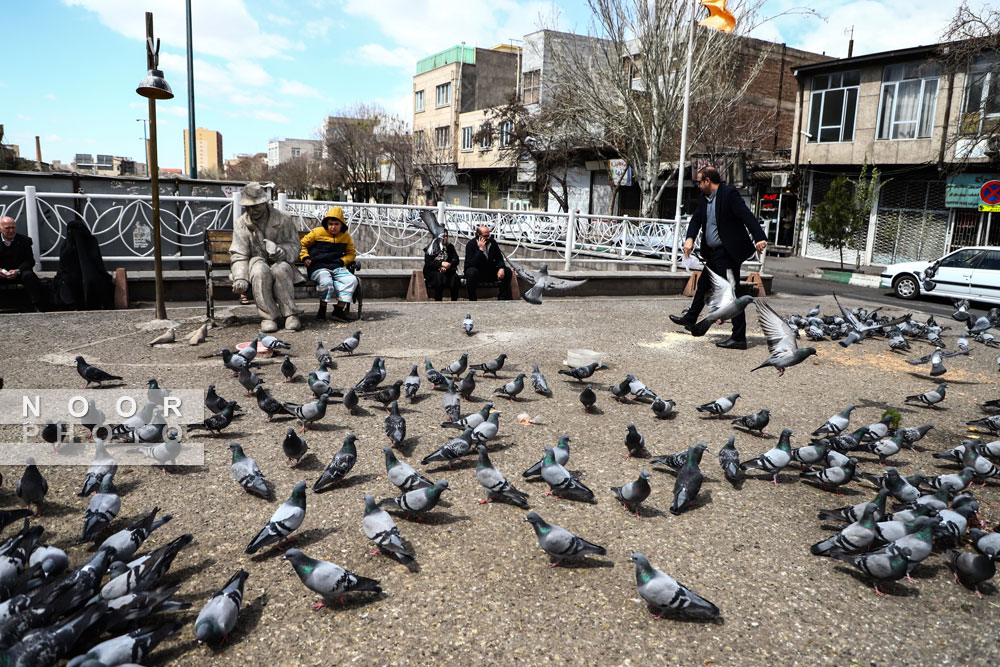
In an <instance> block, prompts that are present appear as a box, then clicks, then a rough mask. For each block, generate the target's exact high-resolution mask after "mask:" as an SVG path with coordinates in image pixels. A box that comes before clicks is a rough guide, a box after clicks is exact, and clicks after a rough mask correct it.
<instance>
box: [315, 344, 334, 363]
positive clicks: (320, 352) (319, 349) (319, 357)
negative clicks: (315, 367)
mask: <svg viewBox="0 0 1000 667" xmlns="http://www.w3.org/2000/svg"><path fill="white" fill-rule="evenodd" d="M316 361H317V362H318V363H320V364H322V363H324V362H327V363H329V362H330V361H332V360H331V359H330V352H329V351H328V350H327V349H326V346H325V345H323V341H317V342H316Z"/></svg>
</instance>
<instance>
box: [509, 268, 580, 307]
mask: <svg viewBox="0 0 1000 667" xmlns="http://www.w3.org/2000/svg"><path fill="white" fill-rule="evenodd" d="M507 261H508V262H510V266H511V268H512V269H514V273H516V274H517V275H518V277H519V278H521V279H523V280H525V281H527V282H529V283H531V288H530V289H528V291H527V292H525V293H524V294H522V295H521V298H522V299H524V300H525V301H527V302H528V303H531V304H534V305H536V306H540V305H541V304H542V294H544V293H545V292H551V291H565V290H570V289H573V288H574V287H579V286H580V285H582V284H584V283H585V282H587V281H586V280H565V279H563V278H553V277H552V276H550V275H549V265H548V264H542V268H541V269H539V270H538V271H532V270H530V269H526V268H524V267H523V266H520V265H518V264H515V263H514V262H511V261H510V258H508V259H507Z"/></svg>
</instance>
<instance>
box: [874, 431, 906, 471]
mask: <svg viewBox="0 0 1000 667" xmlns="http://www.w3.org/2000/svg"><path fill="white" fill-rule="evenodd" d="M902 442H903V436H901V435H895V436H893V437H892V438H884V439H882V440H878V441H876V442H870V443H868V445H867V447H868V451H869V452H871V453H872V454H876V455H878V462H879V463H880V464H882V465H885V460H886V459H887V458H889V457H890V456H892V455H893V454H897V453H899V449H900V447H901V446H902Z"/></svg>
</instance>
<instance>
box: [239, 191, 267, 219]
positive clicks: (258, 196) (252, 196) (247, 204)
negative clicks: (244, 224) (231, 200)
mask: <svg viewBox="0 0 1000 667" xmlns="http://www.w3.org/2000/svg"><path fill="white" fill-rule="evenodd" d="M270 201H271V196H270V195H269V194H268V192H267V190H265V189H264V186H263V185H261V184H260V183H256V182H253V183H247V184H246V186H244V188H243V191H242V192H241V193H240V203H241V204H242V205H243V208H244V209H246V211H247V214H248V215H249V216H250V219H251V220H260V219H261V218H262V217H264V214H266V213H267V206H268V203H269V202H270Z"/></svg>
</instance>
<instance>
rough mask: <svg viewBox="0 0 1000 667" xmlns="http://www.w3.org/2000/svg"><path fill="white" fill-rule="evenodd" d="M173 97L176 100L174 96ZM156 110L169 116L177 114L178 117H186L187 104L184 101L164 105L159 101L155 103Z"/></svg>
mask: <svg viewBox="0 0 1000 667" xmlns="http://www.w3.org/2000/svg"><path fill="white" fill-rule="evenodd" d="M174 99H175V100H176V98H174ZM147 106H148V105H147ZM156 110H157V112H158V113H166V114H170V115H171V116H177V117H178V118H187V114H188V110H187V105H186V104H184V103H180V104H178V103H175V104H170V105H166V104H163V103H162V102H161V103H160V104H157V105H156Z"/></svg>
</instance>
